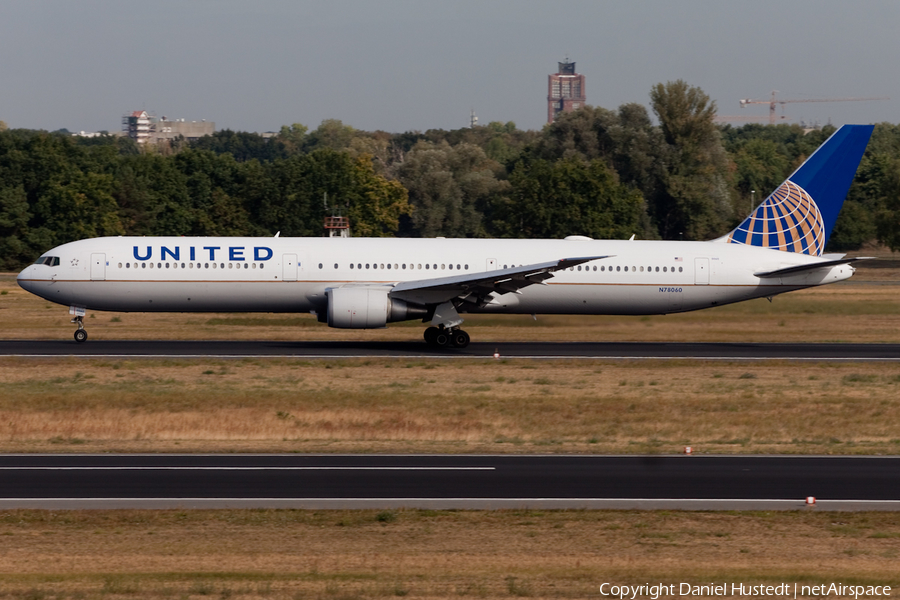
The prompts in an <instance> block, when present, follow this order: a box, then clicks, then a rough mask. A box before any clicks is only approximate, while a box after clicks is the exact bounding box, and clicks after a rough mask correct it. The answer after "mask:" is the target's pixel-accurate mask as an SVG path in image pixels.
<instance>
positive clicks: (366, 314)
mask: <svg viewBox="0 0 900 600" xmlns="http://www.w3.org/2000/svg"><path fill="white" fill-rule="evenodd" d="M389 294H390V290H389V289H387V288H373V287H343V288H331V289H328V290H325V296H326V298H327V299H328V326H329V327H337V328H339V329H377V328H380V327H384V326H385V325H386V324H388V323H393V322H396V321H408V320H410V319H424V318H425V317H427V316H428V309H427V308H425V307H424V306H419V305H417V304H409V303H407V302H405V301H404V300H398V299H396V298H391V297H390V295H389Z"/></svg>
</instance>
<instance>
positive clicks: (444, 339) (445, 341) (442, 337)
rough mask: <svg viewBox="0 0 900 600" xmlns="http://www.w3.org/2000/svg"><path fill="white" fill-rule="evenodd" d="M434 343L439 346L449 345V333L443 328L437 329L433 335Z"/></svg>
mask: <svg viewBox="0 0 900 600" xmlns="http://www.w3.org/2000/svg"><path fill="white" fill-rule="evenodd" d="M434 345H435V346H439V347H444V346H449V345H450V334H449V333H447V331H446V330H444V329H439V330H438V331H437V333H436V334H435V336H434Z"/></svg>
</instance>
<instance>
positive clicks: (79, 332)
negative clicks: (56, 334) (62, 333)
mask: <svg viewBox="0 0 900 600" xmlns="http://www.w3.org/2000/svg"><path fill="white" fill-rule="evenodd" d="M75 341H76V342H78V343H79V344H80V343H82V342H85V341H87V331H85V330H84V329H76V330H75Z"/></svg>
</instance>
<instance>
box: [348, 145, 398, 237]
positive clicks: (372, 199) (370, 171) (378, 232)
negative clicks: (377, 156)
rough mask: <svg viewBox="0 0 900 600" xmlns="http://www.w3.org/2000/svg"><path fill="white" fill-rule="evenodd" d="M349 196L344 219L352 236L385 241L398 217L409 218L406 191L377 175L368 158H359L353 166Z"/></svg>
mask: <svg viewBox="0 0 900 600" xmlns="http://www.w3.org/2000/svg"><path fill="white" fill-rule="evenodd" d="M352 177H353V191H354V193H353V195H352V196H351V198H350V207H349V210H348V216H349V217H350V226H351V228H352V231H353V235H355V236H360V237H389V236H393V235H395V234H396V233H397V229H398V228H399V226H400V216H401V215H405V214H409V213H410V211H411V210H412V207H411V206H410V205H409V201H408V197H409V195H408V193H407V191H406V188H404V187H403V186H402V185H400V182H398V181H391V180H389V179H386V178H385V177H383V176H381V175H379V174H377V173H376V172H375V169H374V168H373V166H372V157H371V156H368V155H365V154H364V155H361V156H359V157H358V158H357V159H356V160H355V162H354V164H353V173H352Z"/></svg>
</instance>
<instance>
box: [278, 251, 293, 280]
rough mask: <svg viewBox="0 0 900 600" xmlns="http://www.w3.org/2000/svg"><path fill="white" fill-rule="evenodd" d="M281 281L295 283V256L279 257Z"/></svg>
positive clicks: (285, 255)
mask: <svg viewBox="0 0 900 600" xmlns="http://www.w3.org/2000/svg"><path fill="white" fill-rule="evenodd" d="M281 280H282V281H297V255H296V254H284V255H282V257H281Z"/></svg>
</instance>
